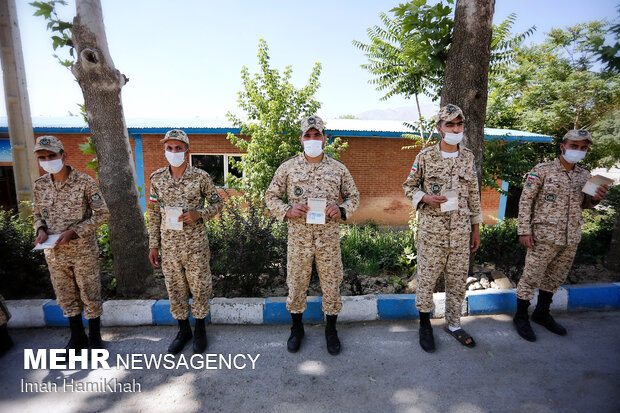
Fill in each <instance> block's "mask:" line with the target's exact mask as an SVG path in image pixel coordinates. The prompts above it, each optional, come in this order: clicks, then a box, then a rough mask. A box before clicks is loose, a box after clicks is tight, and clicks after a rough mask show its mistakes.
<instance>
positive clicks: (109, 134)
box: [71, 0, 153, 296]
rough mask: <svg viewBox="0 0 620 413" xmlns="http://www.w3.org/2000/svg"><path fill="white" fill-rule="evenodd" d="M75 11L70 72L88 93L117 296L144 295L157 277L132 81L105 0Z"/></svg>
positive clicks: (83, 0)
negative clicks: (114, 42)
mask: <svg viewBox="0 0 620 413" xmlns="http://www.w3.org/2000/svg"><path fill="white" fill-rule="evenodd" d="M76 7H77V14H76V17H75V18H74V19H73V42H74V45H75V49H76V52H77V62H76V63H75V64H74V65H73V67H72V69H71V70H72V72H73V74H74V75H75V77H76V78H77V80H78V83H79V84H80V87H81V88H82V93H83V94H84V105H85V107H86V114H87V116H88V125H89V127H90V135H91V138H92V140H93V145H94V147H95V152H96V153H97V159H98V162H99V171H98V172H99V185H100V186H101V191H102V192H103V196H104V198H105V200H106V202H107V204H108V207H109V209H110V222H109V228H110V242H111V246H112V251H113V254H114V275H115V277H116V281H117V292H118V293H119V294H121V295H125V296H127V295H131V294H135V293H137V292H140V291H141V289H142V285H143V280H144V279H145V277H149V276H152V274H153V270H152V268H151V265H150V263H149V260H148V252H149V250H148V239H147V233H146V227H145V225H144V218H143V215H142V210H141V208H140V197H139V194H138V186H137V179H136V169H135V166H134V164H133V156H132V151H131V146H130V144H129V137H128V134H127V128H126V126H125V117H124V115H123V106H122V102H121V88H122V87H123V85H124V84H125V83H126V82H127V80H128V79H127V78H126V77H125V75H123V74H121V73H120V72H119V71H118V70H116V68H115V67H114V63H113V62H112V58H111V57H110V53H109V51H108V44H107V40H106V35H105V29H104V26H103V15H102V11H101V3H100V1H99V0H78V1H77V4H76Z"/></svg>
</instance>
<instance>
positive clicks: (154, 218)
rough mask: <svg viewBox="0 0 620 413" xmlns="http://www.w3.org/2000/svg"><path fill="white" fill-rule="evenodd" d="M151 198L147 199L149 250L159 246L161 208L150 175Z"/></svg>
mask: <svg viewBox="0 0 620 413" xmlns="http://www.w3.org/2000/svg"><path fill="white" fill-rule="evenodd" d="M150 193H151V196H150V199H149V208H148V209H149V248H159V247H160V246H161V207H160V206H159V195H158V193H157V189H156V188H155V185H153V176H152V175H151V190H150Z"/></svg>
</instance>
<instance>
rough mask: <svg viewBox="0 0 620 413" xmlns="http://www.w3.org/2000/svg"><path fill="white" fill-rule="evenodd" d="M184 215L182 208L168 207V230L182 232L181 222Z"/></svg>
mask: <svg viewBox="0 0 620 413" xmlns="http://www.w3.org/2000/svg"><path fill="white" fill-rule="evenodd" d="M182 214H183V208H181V207H166V229H170V230H172V231H182V230H183V221H179V217H180V216H181V215H182Z"/></svg>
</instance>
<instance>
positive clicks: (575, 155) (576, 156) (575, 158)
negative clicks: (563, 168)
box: [562, 149, 587, 163]
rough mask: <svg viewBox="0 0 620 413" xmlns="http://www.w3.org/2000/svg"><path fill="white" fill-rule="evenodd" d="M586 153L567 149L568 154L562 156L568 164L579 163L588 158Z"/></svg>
mask: <svg viewBox="0 0 620 413" xmlns="http://www.w3.org/2000/svg"><path fill="white" fill-rule="evenodd" d="M586 153H587V152H584V151H576V150H574V149H567V150H566V152H564V154H563V155H562V156H563V157H564V160H565V161H566V162H568V163H577V162H579V161H582V160H583V158H585V157H586Z"/></svg>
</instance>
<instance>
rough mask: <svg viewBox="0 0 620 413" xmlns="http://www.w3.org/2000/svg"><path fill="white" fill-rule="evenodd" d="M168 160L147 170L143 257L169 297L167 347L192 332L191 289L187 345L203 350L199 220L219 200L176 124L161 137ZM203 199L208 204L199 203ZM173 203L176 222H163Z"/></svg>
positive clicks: (203, 250) (203, 263)
mask: <svg viewBox="0 0 620 413" xmlns="http://www.w3.org/2000/svg"><path fill="white" fill-rule="evenodd" d="M161 142H163V143H164V150H165V155H166V158H167V159H168V162H169V163H170V166H166V167H164V168H160V169H158V170H157V171H155V172H153V173H152V174H151V177H150V180H151V190H150V202H149V222H150V225H149V248H150V249H151V250H150V254H149V259H150V261H151V263H152V264H153V265H154V266H158V265H159V260H158V254H159V249H161V264H162V271H163V273H164V277H165V282H166V289H167V290H168V296H169V298H170V312H171V313H172V316H173V317H174V318H175V319H176V320H178V323H179V332H178V334H177V336H176V338H175V339H174V340H173V341H172V343H171V344H170V346H169V348H168V351H169V352H170V353H172V354H176V353H178V352H180V351H181V350H182V349H183V347H184V346H185V344H186V343H187V342H188V341H189V340H190V339H191V338H192V331H191V328H190V324H189V310H190V306H189V302H188V300H189V294H188V290H189V292H191V294H192V298H193V303H192V306H191V309H192V314H193V316H194V318H195V319H196V326H195V331H194V342H193V350H194V352H195V353H203V352H204V351H205V349H206V348H207V335H206V331H205V318H206V317H207V315H209V299H210V298H211V269H210V267H209V259H210V252H209V240H208V239H207V229H206V227H205V222H206V221H207V220H209V219H211V218H213V217H214V216H215V215H217V214H218V213H219V212H220V211H221V210H222V207H223V202H222V200H221V199H220V196H219V195H218V193H217V189H216V188H215V185H214V184H213V180H212V179H211V177H210V176H209V174H208V173H207V172H205V171H203V170H202V169H198V168H194V167H192V166H190V165H189V164H188V163H187V160H186V155H187V153H188V150H189V138H188V137H187V135H186V134H185V132H183V131H182V130H178V129H174V130H171V131H168V132H167V133H166V135H165V137H164V139H162V140H161ZM205 200H207V201H208V202H209V206H207V207H205ZM176 208H181V209H182V211H181V212H182V214H181V215H180V216H179V217H178V219H177V218H176V215H175V216H174V218H173V220H174V219H176V220H177V222H182V228H179V229H173V228H171V227H170V226H169V225H168V223H167V222H166V220H167V219H169V218H170V217H171V216H173V215H172V214H173V212H174V210H175V209H176Z"/></svg>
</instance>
